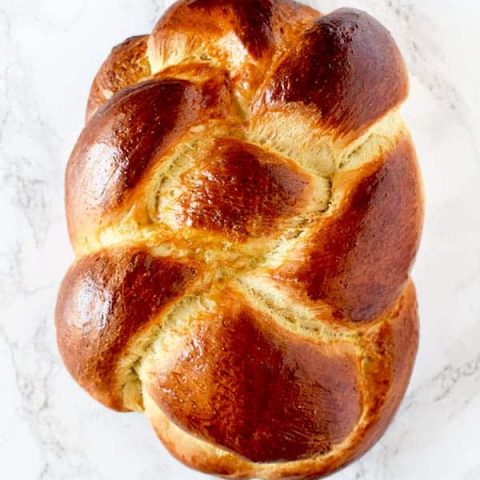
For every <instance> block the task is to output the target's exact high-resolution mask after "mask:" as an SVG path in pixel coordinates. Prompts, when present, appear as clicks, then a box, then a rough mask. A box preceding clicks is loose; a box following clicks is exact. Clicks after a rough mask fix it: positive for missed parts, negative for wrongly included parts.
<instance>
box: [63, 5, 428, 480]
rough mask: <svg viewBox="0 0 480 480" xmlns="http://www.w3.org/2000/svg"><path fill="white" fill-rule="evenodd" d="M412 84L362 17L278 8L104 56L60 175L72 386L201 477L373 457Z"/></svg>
mask: <svg viewBox="0 0 480 480" xmlns="http://www.w3.org/2000/svg"><path fill="white" fill-rule="evenodd" d="M407 90H408V79H407V75H406V70H405V66H404V64H403V60H402V59H401V56H400V54H399V52H398V49H397V47H396V45H395V43H394V41H393V40H392V38H391V36H390V34H389V33H388V31H387V30H385V28H383V27H382V26H381V25H380V24H379V23H378V22H376V21H375V20H374V19H373V18H371V17H370V16H368V15H367V14H365V13H363V12H360V11H357V10H352V9H342V10H337V11H335V12H333V13H331V14H329V15H326V16H322V15H321V14H320V13H319V12H317V11H315V10H313V9H311V8H309V7H305V6H301V5H299V4H297V3H296V2H294V1H292V0H242V1H240V0H224V1H222V0H181V1H178V2H177V3H175V4H174V5H173V6H172V7H171V8H170V9H169V10H168V12H167V13H166V14H165V15H164V17H163V18H162V19H161V20H160V21H159V22H158V24H157V25H156V27H155V29H154V31H153V32H152V34H151V35H148V36H141V37H133V38H131V39H128V40H126V41H125V42H124V43H122V44H121V45H119V46H118V47H116V48H115V49H114V50H113V51H112V53H111V54H110V56H109V57H108V59H107V60H106V61H105V63H104V64H103V65H102V67H101V69H100V71H99V73H98V74H97V76H96V78H95V81H94V83H93V85H92V90H91V95H90V99H89V105H88V114H87V125H86V127H85V129H84V131H83V133H82V134H81V136H80V138H79V141H78V143H77V145H76V147H75V149H74V151H73V153H72V156H71V158H70V161H69V164H68V167H67V173H66V207H67V219H68V225H69V232H70V236H71V240H72V243H73V246H74V249H75V251H76V253H77V260H76V262H75V263H74V265H73V266H72V268H71V269H70V271H69V272H68V273H67V275H66V277H65V280H64V282H63V284H62V287H61V289H60V292H59V297H58V302H57V309H56V324H57V338H58V344H59V347H60V351H61V353H62V356H63V358H64V361H65V363H66V365H67V368H68V369H69V371H70V372H71V374H72V375H73V377H74V378H75V379H76V380H77V381H78V383H79V384H80V385H81V386H82V387H83V388H85V389H86V390H87V391H88V392H89V393H90V394H91V395H92V396H93V397H95V398H96V399H97V400H99V401H100V402H102V403H104V404H105V405H107V406H109V407H111V408H113V409H117V410H121V411H123V410H125V411H127V410H138V411H144V413H145V414H146V415H147V416H148V417H149V419H150V421H151V423H152V425H153V426H154V428H155V430H156V431H157V433H158V435H159V437H160V439H161V440H162V441H163V442H164V443H165V445H166V446H167V448H168V449H169V450H170V451H171V452H172V453H173V454H174V455H175V456H176V457H177V458H178V459H180V460H181V461H183V462H184V463H186V464H187V465H190V466H192V467H193V468H196V469H198V470H202V471H204V472H207V473H213V474H216V475H220V476H225V477H229V478H262V479H271V480H280V479H282V480H287V479H290V480H293V479H297V480H304V479H314V478H319V477H321V476H324V475H327V474H329V473H331V472H333V471H335V470H337V469H339V468H341V467H342V466H344V465H345V464H347V463H348V462H351V461H352V460H354V459H355V458H358V457H359V456H360V455H362V454H363V453H364V452H365V451H366V450H368V448H370V447H371V446H372V445H373V444H374V443H375V442H376V441H377V440H378V438H379V437H380V436H381V435H382V434H383V432H384V431H385V429H386V427H387V426H388V424H389V422H390V421H391V419H392V417H393V415H394V414H395V411H396V410H397V408H398V405H399V403H400V401H401V399H402V397H403V395H404V393H405V389H406V387H407V385H408V381H409V378H410V375H411V370H412V367H413V363H414V359H415V353H416V349H417V343H418V319H417V307H416V297H415V290H414V287H413V284H412V283H411V281H410V279H409V272H410V268H411V266H412V263H413V260H414V257H415V254H416V251H417V248H418V242H419V237H420V232H421V225H422V221H423V198H422V191H421V185H420V181H419V173H418V167H417V161H416V156H415V152H414V149H413V146H412V144H411V140H410V138H409V136H408V133H407V131H406V128H405V126H404V125H403V123H402V121H401V118H400V116H399V114H398V112H397V110H398V107H399V106H400V105H401V103H402V102H403V101H404V99H405V97H406V95H407Z"/></svg>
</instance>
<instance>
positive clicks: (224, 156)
mask: <svg viewBox="0 0 480 480" xmlns="http://www.w3.org/2000/svg"><path fill="white" fill-rule="evenodd" d="M181 183H182V192H183V193H182V195H181V197H180V200H179V202H180V206H181V211H180V213H179V218H178V220H179V222H180V223H182V224H185V225H189V226H192V227H194V228H201V229H203V228H205V229H209V230H212V231H218V232H221V233H223V234H224V235H226V236H227V237H229V238H231V239H233V240H236V241H244V240H246V239H248V238H250V237H255V236H259V235H266V234H269V233H271V231H272V230H273V228H274V227H275V226H276V225H277V224H278V222H279V220H281V219H282V218H284V217H286V216H288V215H292V214H295V213H297V214H298V213H299V212H300V211H301V208H302V206H304V204H305V200H306V198H305V197H306V196H307V193H308V190H309V189H308V187H309V183H310V179H309V177H308V176H307V175H305V173H304V172H301V171H300V170H299V169H298V167H297V166H296V165H295V164H294V163H293V162H291V161H288V160H287V159H282V158H279V157H278V156H276V155H273V154H269V153H267V152H265V151H264V150H262V149H261V148H258V147H256V146H254V145H251V144H247V143H244V142H241V141H238V140H235V139H228V138H225V139H221V140H218V141H216V142H215V144H214V145H213V148H212V149H211V150H210V151H209V152H208V153H207V154H206V158H205V160H204V161H203V162H202V163H200V164H196V165H194V167H193V168H192V169H191V170H190V171H187V172H186V173H185V174H184V175H183V179H182V180H181ZM302 204H303V205H302Z"/></svg>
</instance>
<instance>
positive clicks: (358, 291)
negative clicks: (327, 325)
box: [273, 138, 423, 322]
mask: <svg viewBox="0 0 480 480" xmlns="http://www.w3.org/2000/svg"><path fill="white" fill-rule="evenodd" d="M334 189H338V190H340V189H342V190H344V198H343V199H342V203H341V206H340V208H339V209H338V210H335V211H334V214H332V215H330V216H326V217H324V218H322V219H321V220H320V221H319V222H318V224H317V225H316V226H315V227H314V228H313V229H312V231H311V233H310V235H309V237H308V239H307V240H306V241H305V242H304V243H303V244H302V245H301V246H300V247H299V249H298V251H296V252H295V253H294V254H293V255H292V257H293V260H292V261H287V264H286V265H284V266H282V267H281V268H280V269H279V271H277V272H274V273H273V276H274V278H276V279H277V281H278V282H279V283H281V284H283V285H285V286H287V287H288V286H291V288H293V289H294V290H296V291H297V292H299V293H300V295H306V296H307V297H308V298H309V299H310V300H313V301H322V302H326V303H328V304H329V305H331V306H332V307H333V308H334V309H335V311H337V312H338V317H339V318H345V317H346V318H348V319H350V320H351V321H353V322H361V321H366V320H371V319H374V318H375V317H377V316H378V315H379V314H380V313H381V312H383V311H384V310H385V309H386V308H387V307H388V306H389V305H391V304H392V302H394V301H395V299H397V298H398V295H399V293H400V291H401V290H402V289H403V286H404V284H405V282H406V281H407V278H408V275H409V272H410V269H411V267H412V264H413V261H414V258H415V255H416V253H417V249H418V244H419V239H420V234H421V227H422V223H423V209H422V192H421V185H420V181H419V174H418V167H417V163H416V155H415V151H414V150H413V147H412V145H411V142H410V139H409V138H402V139H401V140H400V141H399V143H398V144H397V146H396V147H395V148H394V149H393V150H392V151H391V152H388V153H386V154H385V155H384V156H383V158H379V159H377V160H376V161H374V162H372V163H370V164H368V165H366V166H364V167H361V169H360V171H358V170H354V171H350V172H348V173H345V174H340V175H338V176H337V178H336V179H335V180H334Z"/></svg>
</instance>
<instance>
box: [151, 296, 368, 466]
mask: <svg viewBox="0 0 480 480" xmlns="http://www.w3.org/2000/svg"><path fill="white" fill-rule="evenodd" d="M218 302H219V303H220V304H219V306H218V308H217V309H216V310H215V311H213V312H212V313H209V314H206V315H204V316H202V317H201V318H199V319H197V320H198V323H197V324H196V325H195V326H194V327H193V328H192V327H190V329H189V330H190V338H189V339H188V341H187V343H186V345H183V338H182V348H181V349H180V350H179V354H180V356H179V357H178V358H176V359H170V361H169V363H168V367H167V368H166V369H160V370H156V369H155V370H154V371H153V372H149V374H150V376H151V380H150V381H149V382H148V383H147V385H146V388H147V390H148V393H149V395H150V396H151V397H152V398H153V399H154V400H155V401H156V402H157V404H158V405H159V406H160V408H162V410H163V411H164V412H165V413H166V414H167V416H169V417H170V418H171V419H172V420H173V421H174V422H175V423H177V424H178V425H180V426H181V427H182V428H183V429H184V430H187V431H188V432H190V433H192V434H193V435H196V436H198V437H200V438H203V439H204V440H206V441H209V442H211V443H213V444H216V445H218V446H220V447H223V448H226V449H228V450H231V451H233V452H235V453H237V454H239V455H241V456H243V457H245V458H246V459H248V460H250V461H252V462H261V463H265V462H279V461H293V460H299V459H303V458H308V457H310V456H312V455H320V454H325V453H328V452H329V451H330V450H331V449H332V448H334V446H335V445H337V444H338V443H341V442H342V441H343V440H344V439H345V437H346V436H347V435H348V434H350V433H351V431H352V430H353V428H354V426H355V424H356V423H357V421H358V419H359V417H360V413H361V409H362V405H361V403H362V399H361V394H360V392H359V389H358V385H357V365H356V360H355V356H354V354H353V349H351V350H350V351H349V348H348V346H342V345H330V346H329V347H325V346H322V345H319V344H316V343H315V342H312V341H311V340H309V339H305V338H302V337H300V336H298V337H297V336H294V335H292V334H290V333H287V332H285V331H283V330H282V329H281V328H279V327H278V325H277V324H276V323H275V322H273V321H272V320H270V319H268V317H266V316H265V315H263V314H262V313H260V312H258V311H255V310H253V309H252V308H251V307H249V306H248V304H246V303H245V300H244V299H242V298H241V297H239V296H238V295H235V294H233V293H232V292H228V291H227V292H222V293H221V294H220V298H219V300H218ZM144 381H145V380H144ZM219 412H221V415H219Z"/></svg>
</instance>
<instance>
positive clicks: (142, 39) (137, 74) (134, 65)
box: [87, 35, 150, 121]
mask: <svg viewBox="0 0 480 480" xmlns="http://www.w3.org/2000/svg"><path fill="white" fill-rule="evenodd" d="M148 38H149V35H140V36H138V37H131V38H127V40H125V41H124V42H122V43H121V44H120V45H117V46H116V47H115V48H114V49H113V50H112V52H111V54H110V55H109V57H108V58H107V60H105V62H104V64H103V65H102V67H101V68H100V70H99V72H98V73H97V75H96V77H95V80H94V81H93V84H92V88H91V90H90V96H89V99H88V106H87V121H88V120H90V118H92V117H93V115H94V114H95V112H96V111H97V110H98V109H99V107H100V106H101V105H103V104H104V103H105V102H106V101H107V100H108V99H110V98H111V97H112V95H114V94H115V93H117V92H119V91H120V90H123V89H125V88H127V87H129V86H130V85H134V84H135V83H138V82H141V81H142V80H146V79H147V78H148V77H149V76H150V63H149V62H148V58H147V41H148Z"/></svg>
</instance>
